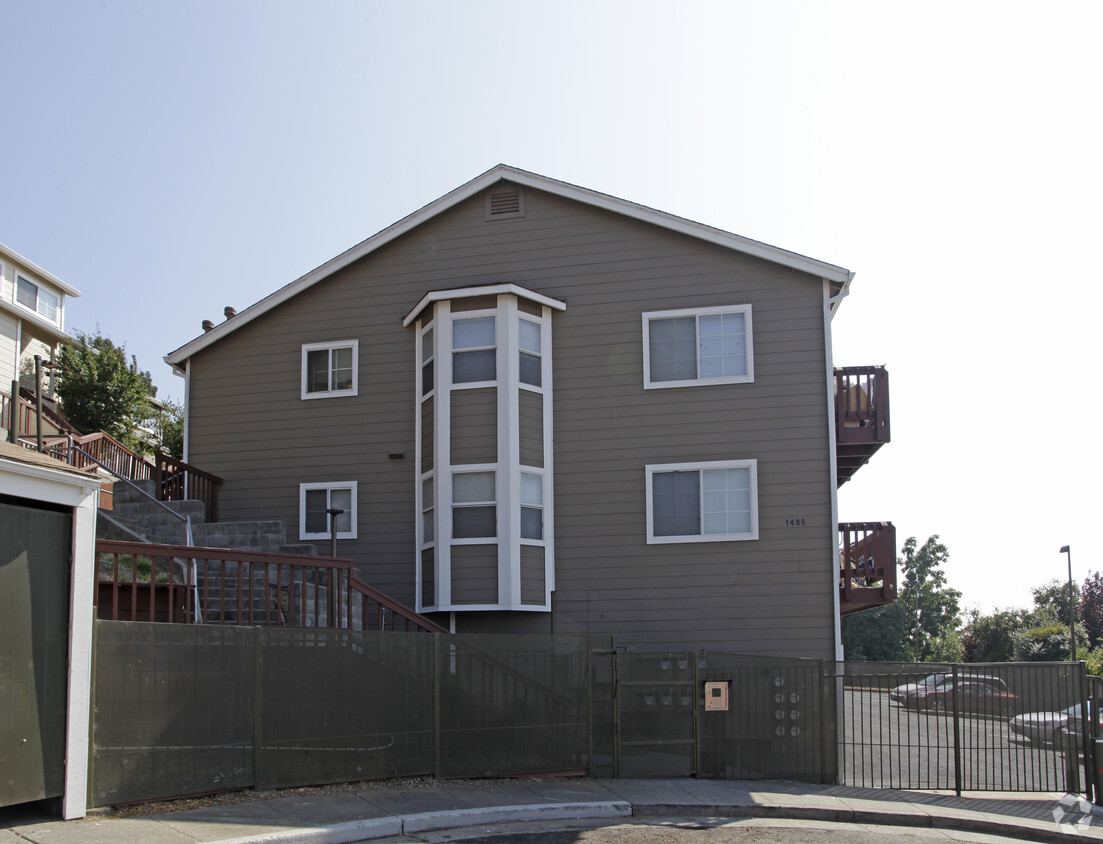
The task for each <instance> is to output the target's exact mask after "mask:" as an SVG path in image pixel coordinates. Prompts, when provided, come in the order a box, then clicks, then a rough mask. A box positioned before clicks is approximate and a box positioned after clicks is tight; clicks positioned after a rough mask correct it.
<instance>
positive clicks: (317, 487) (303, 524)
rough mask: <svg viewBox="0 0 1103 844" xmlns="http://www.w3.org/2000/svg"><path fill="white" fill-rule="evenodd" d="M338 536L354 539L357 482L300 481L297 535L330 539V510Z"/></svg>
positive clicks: (307, 537) (305, 537)
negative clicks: (337, 511) (333, 513)
mask: <svg viewBox="0 0 1103 844" xmlns="http://www.w3.org/2000/svg"><path fill="white" fill-rule="evenodd" d="M328 510H341V511H342V512H341V513H339V514H337V515H336V516H335V517H334V518H335V522H334V525H333V526H334V527H336V528H337V538H338V539H356V481H335V482H333V483H312V484H299V538H300V539H329V538H330V513H328V512H327V511H328Z"/></svg>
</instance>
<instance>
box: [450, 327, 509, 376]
mask: <svg viewBox="0 0 1103 844" xmlns="http://www.w3.org/2000/svg"><path fill="white" fill-rule="evenodd" d="M494 319H495V318H494V317H492V316H484V317H471V318H467V319H458V318H457V319H453V321H452V383H453V384H472V383H478V382H483V381H493V380H495V379H496V378H497V377H498V376H497V352H496V350H495V340H494Z"/></svg>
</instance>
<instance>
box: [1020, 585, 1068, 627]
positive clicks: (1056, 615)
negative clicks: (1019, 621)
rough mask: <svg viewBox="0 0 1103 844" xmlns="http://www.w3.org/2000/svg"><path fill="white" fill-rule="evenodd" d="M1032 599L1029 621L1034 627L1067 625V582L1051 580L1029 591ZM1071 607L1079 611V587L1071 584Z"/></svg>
mask: <svg viewBox="0 0 1103 844" xmlns="http://www.w3.org/2000/svg"><path fill="white" fill-rule="evenodd" d="M1030 594H1031V596H1032V597H1033V598H1034V610H1033V612H1032V613H1031V620H1032V622H1033V624H1034V626H1035V627H1045V626H1047V624H1049V623H1056V624H1065V625H1067V624H1068V623H1069V583H1068V581H1067V580H1061V579H1060V578H1056V577H1055V578H1053V579H1052V580H1047V581H1046V582H1045V583H1043V584H1042V585H1041V586H1035V587H1034V588H1033V589H1031V590H1030ZM1072 600H1073V606H1074V607H1075V608H1076V609H1077V610H1079V604H1080V587H1079V586H1077V584H1076V583H1073V584H1072Z"/></svg>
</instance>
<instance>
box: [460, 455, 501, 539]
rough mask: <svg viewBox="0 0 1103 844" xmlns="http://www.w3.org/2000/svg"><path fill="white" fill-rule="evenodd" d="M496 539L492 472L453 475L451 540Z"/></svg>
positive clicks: (495, 509) (495, 507)
mask: <svg viewBox="0 0 1103 844" xmlns="http://www.w3.org/2000/svg"><path fill="white" fill-rule="evenodd" d="M497 535H498V517H497V506H496V490H495V483H494V472H453V473H452V538H453V539H476V538H488V539H489V538H493V537H495V536H497Z"/></svg>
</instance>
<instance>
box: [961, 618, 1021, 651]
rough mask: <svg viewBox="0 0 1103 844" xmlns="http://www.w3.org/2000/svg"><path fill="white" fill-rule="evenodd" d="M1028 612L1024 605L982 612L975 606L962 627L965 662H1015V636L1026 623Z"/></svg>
mask: <svg viewBox="0 0 1103 844" xmlns="http://www.w3.org/2000/svg"><path fill="white" fill-rule="evenodd" d="M1026 617H1027V612H1026V610H1022V609H1010V610H1000V609H997V610H995V611H993V612H992V613H991V614H990V615H981V612H980V610H978V609H975V608H974V609H972V610H970V611H969V613H968V615H967V619H966V622H965V629H964V630H963V631H962V637H961V638H962V645H963V650H964V658H965V662H1011V661H1012V660H1014V659H1015V647H1014V643H1013V641H1012V636H1013V634H1014V633H1015V631H1016V630H1019V629H1021V628H1022V627H1023V625H1024V624H1025V623H1026Z"/></svg>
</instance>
